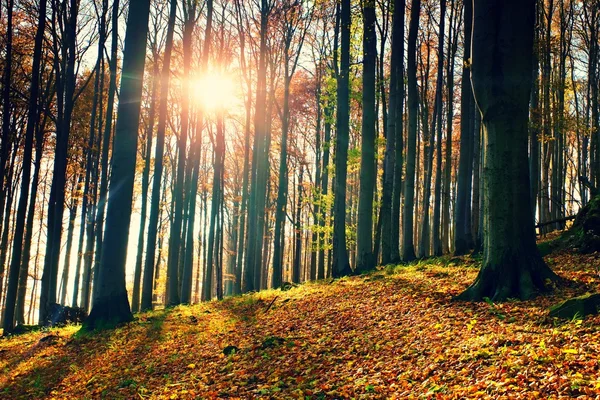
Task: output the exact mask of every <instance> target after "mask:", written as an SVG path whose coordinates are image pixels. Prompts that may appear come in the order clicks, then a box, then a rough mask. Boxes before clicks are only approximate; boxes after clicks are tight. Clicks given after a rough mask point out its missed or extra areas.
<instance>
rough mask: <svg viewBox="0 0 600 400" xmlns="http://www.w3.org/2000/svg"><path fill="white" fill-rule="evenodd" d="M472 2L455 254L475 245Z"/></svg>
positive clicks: (467, 9)
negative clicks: (472, 215)
mask: <svg viewBox="0 0 600 400" xmlns="http://www.w3.org/2000/svg"><path fill="white" fill-rule="evenodd" d="M472 14H473V4H472V3H471V2H470V1H465V2H464V25H465V26H464V28H465V32H464V38H465V39H464V52H463V71H462V83H461V91H460V110H461V117H460V155H459V161H458V180H457V189H456V196H457V198H456V210H455V213H454V226H455V230H454V254H455V255H462V254H466V253H467V252H468V251H469V250H470V249H472V248H473V237H472V235H471V183H472V172H473V112H472V110H473V92H472V89H471V80H470V73H471V32H472V29H473V21H472Z"/></svg>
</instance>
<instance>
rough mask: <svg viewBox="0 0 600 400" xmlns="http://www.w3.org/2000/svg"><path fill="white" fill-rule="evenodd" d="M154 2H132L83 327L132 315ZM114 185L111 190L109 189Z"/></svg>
mask: <svg viewBox="0 0 600 400" xmlns="http://www.w3.org/2000/svg"><path fill="white" fill-rule="evenodd" d="M149 14H150V2H149V1H138V2H132V3H130V5H129V17H128V19H127V29H126V36H125V51H124V57H123V73H122V78H121V92H120V100H121V101H120V102H119V106H118V108H117V126H116V130H115V139H114V151H113V157H112V163H111V166H112V168H111V170H112V173H111V178H110V189H112V190H111V193H110V194H111V196H110V197H109V200H108V206H107V213H106V230H105V236H104V243H103V251H102V256H101V261H100V270H99V271H98V272H99V274H100V276H99V279H98V285H99V288H98V292H97V293H98V296H97V298H95V299H94V305H93V308H92V311H91V312H90V315H89V317H88V318H87V319H86V321H85V324H84V328H86V329H95V328H102V327H109V326H113V325H116V324H118V323H121V322H126V321H130V320H131V319H132V318H133V316H132V314H131V310H130V308H129V299H128V297H127V289H126V287H125V263H126V258H127V243H128V235H129V225H130V221H131V209H132V198H133V183H134V178H135V161H136V153H137V139H138V127H139V119H140V106H141V97H142V88H143V76H144V64H145V61H146V39H147V35H148V19H149ZM110 189H109V190H110Z"/></svg>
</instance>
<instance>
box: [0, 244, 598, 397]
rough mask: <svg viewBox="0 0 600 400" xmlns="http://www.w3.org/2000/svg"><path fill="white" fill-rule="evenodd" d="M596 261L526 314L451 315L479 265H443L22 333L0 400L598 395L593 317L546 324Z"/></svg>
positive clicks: (581, 262)
mask: <svg viewBox="0 0 600 400" xmlns="http://www.w3.org/2000/svg"><path fill="white" fill-rule="evenodd" d="M596 257H597V256H596V255H573V254H564V253H563V254H558V255H553V257H552V258H551V259H547V262H548V263H549V264H551V265H553V266H555V268H556V269H558V272H559V273H560V274H561V275H562V276H565V277H568V278H571V279H572V280H573V281H574V282H575V284H573V285H571V286H570V287H566V288H562V289H560V290H557V291H556V292H555V293H554V294H553V295H552V296H550V297H539V298H537V299H535V300H533V301H528V302H520V301H509V302H506V303H499V304H496V303H492V302H490V301H487V302H482V303H475V304H473V303H463V302H452V301H451V298H452V297H453V296H454V295H456V294H457V293H459V292H460V291H461V290H462V289H463V288H464V287H465V286H466V285H467V283H469V282H471V281H472V280H473V279H474V277H475V274H476V272H477V271H476V269H475V268H472V267H467V266H465V265H464V264H462V263H459V261H460V260H463V261H465V262H467V264H472V265H476V263H477V260H476V259H475V260H473V259H471V258H464V259H458V258H450V257H444V258H440V259H434V260H433V261H428V262H424V261H422V262H415V263H413V264H411V265H405V266H398V267H395V268H392V266H388V267H387V268H386V270H385V271H380V272H375V273H374V274H369V275H363V276H358V277H353V278H344V279H340V280H336V281H323V282H320V283H307V284H304V285H301V286H298V287H295V288H292V289H290V290H288V291H285V292H282V291H278V290H269V291H264V292H260V293H254V294H248V295H243V296H237V297H231V298H227V299H226V300H224V301H221V302H209V303H204V304H201V305H197V306H192V307H183V306H181V307H176V308H172V309H168V310H162V311H154V312H150V313H145V314H140V315H138V318H137V320H136V321H135V322H133V323H131V324H128V325H126V326H122V327H120V328H117V329H116V330H115V331H112V332H111V331H104V332H98V333H92V334H90V333H86V334H79V335H76V334H75V332H76V329H77V327H75V326H68V327H65V328H61V329H51V330H44V331H39V332H30V333H26V334H23V335H20V336H15V337H12V338H8V339H3V340H1V341H0V371H1V373H0V397H2V398H3V399H11V398H42V397H48V398H50V397H56V398H58V397H60V398H63V397H64V398H112V399H117V398H135V397H140V398H144V399H145V398H157V399H159V398H164V399H168V398H224V397H234V398H418V397H422V398H426V397H427V398H499V397H502V396H506V397H507V398H555V397H576V396H586V397H588V396H596V395H598V394H600V378H599V376H598V362H597V354H598V351H600V341H599V340H598V339H599V338H600V328H599V327H600V317H599V316H594V317H590V318H588V319H586V320H578V321H567V322H562V321H560V320H555V319H553V318H550V317H548V316H547V311H548V307H549V306H550V305H551V304H555V303H557V302H559V301H561V300H563V299H566V298H569V297H572V296H573V295H579V294H582V293H585V292H587V291H597V289H598V276H597V274H596V273H595V272H594V271H593V269H590V268H589V266H590V265H594V264H596V263H597V261H598V260H597V258H596ZM225 349H228V350H227V351H226V353H227V354H224V350H225ZM233 349H235V350H234V351H233Z"/></svg>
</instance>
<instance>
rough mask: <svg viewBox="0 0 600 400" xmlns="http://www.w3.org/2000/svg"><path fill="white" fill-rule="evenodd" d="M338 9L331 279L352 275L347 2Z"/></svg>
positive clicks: (348, 21)
mask: <svg viewBox="0 0 600 400" xmlns="http://www.w3.org/2000/svg"><path fill="white" fill-rule="evenodd" d="M341 3H342V4H341V8H340V24H341V37H342V40H341V49H340V50H341V53H340V60H341V63H340V73H339V75H338V81H337V113H336V138H335V183H334V204H333V208H334V216H333V255H332V257H333V260H332V262H333V265H332V275H333V276H334V277H340V276H344V275H348V274H350V273H351V272H352V270H351V269H350V261H349V259H348V249H347V247H346V179H347V175H348V165H347V164H348V141H349V135H350V88H349V82H350V25H351V12H350V0H342V1H341Z"/></svg>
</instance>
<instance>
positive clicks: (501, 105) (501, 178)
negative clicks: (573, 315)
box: [458, 0, 559, 301]
mask: <svg viewBox="0 0 600 400" xmlns="http://www.w3.org/2000/svg"><path fill="white" fill-rule="evenodd" d="M517 8H518V9H519V10H520V12H519V13H515V12H514V10H515V9H517ZM534 11H535V0H526V1H525V2H524V1H523V0H493V1H490V0H475V2H474V31H473V71H472V74H473V87H474V91H475V98H476V99H477V105H478V106H479V109H480V110H481V113H482V123H483V127H484V146H485V147H484V148H485V158H484V160H485V162H484V216H485V221H484V230H485V233H484V261H483V266H482V267H481V270H480V272H479V275H478V277H477V279H476V280H475V282H474V283H473V284H472V285H471V286H470V287H469V288H468V289H467V290H466V291H465V292H463V293H462V294H461V295H460V296H458V299H462V300H476V301H479V300H483V299H484V297H488V298H490V299H492V300H493V301H501V300H506V299H508V298H513V297H517V298H521V299H528V298H531V297H532V296H533V295H534V294H535V293H536V292H538V291H542V290H545V289H546V280H547V279H550V280H552V281H557V280H558V279H559V278H558V276H556V275H555V274H554V273H553V272H552V271H551V270H550V269H549V268H548V267H547V266H546V264H545V263H544V261H543V260H542V258H541V256H540V254H539V252H538V250H537V246H536V243H535V231H534V226H533V215H532V214H531V206H530V201H531V199H530V187H529V176H528V175H529V174H528V165H527V136H528V105H529V96H530V92H531V67H532V56H531V54H532V49H533V24H534Z"/></svg>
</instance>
